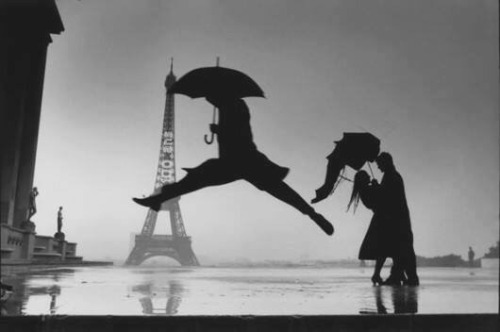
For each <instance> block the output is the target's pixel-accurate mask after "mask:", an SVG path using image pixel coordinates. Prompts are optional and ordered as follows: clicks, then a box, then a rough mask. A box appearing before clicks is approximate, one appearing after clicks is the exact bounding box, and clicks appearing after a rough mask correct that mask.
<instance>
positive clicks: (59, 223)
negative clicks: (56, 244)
mask: <svg viewBox="0 0 500 332" xmlns="http://www.w3.org/2000/svg"><path fill="white" fill-rule="evenodd" d="M62 210H63V207H62V206H60V207H59V211H57V233H61V229H62V225H63V213H62Z"/></svg>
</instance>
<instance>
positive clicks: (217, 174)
mask: <svg viewBox="0 0 500 332" xmlns="http://www.w3.org/2000/svg"><path fill="white" fill-rule="evenodd" d="M186 171H187V172H188V173H187V174H186V176H185V177H184V178H182V180H180V181H179V182H174V183H172V184H167V185H164V186H163V187H162V188H161V192H160V193H159V194H155V195H151V196H149V197H146V198H133V199H132V200H133V201H134V202H136V203H137V204H139V205H142V206H146V207H149V208H151V209H153V210H155V211H158V210H160V207H161V204H162V203H163V202H165V201H168V200H170V199H172V198H175V197H178V196H182V195H184V194H188V193H190V192H193V191H196V190H198V189H202V188H205V187H209V186H217V185H222V184H226V183H229V182H232V181H235V180H238V179H239V177H238V176H236V175H234V172H232V171H231V169H228V167H227V166H226V164H225V163H224V162H221V161H220V159H209V160H207V161H205V162H204V163H203V164H201V165H199V166H198V167H196V168H191V169H186Z"/></svg>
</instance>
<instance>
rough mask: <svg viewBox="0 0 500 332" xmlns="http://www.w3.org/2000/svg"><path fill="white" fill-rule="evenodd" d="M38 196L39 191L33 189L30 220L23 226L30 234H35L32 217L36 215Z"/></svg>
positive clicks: (35, 188)
mask: <svg viewBox="0 0 500 332" xmlns="http://www.w3.org/2000/svg"><path fill="white" fill-rule="evenodd" d="M36 196H38V189H37V187H33V189H32V190H31V192H30V197H29V201H28V219H27V220H26V221H25V222H23V224H22V228H24V229H27V230H29V231H30V232H35V223H34V222H33V221H32V220H31V217H33V215H35V213H36Z"/></svg>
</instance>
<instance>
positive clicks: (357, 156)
mask: <svg viewBox="0 0 500 332" xmlns="http://www.w3.org/2000/svg"><path fill="white" fill-rule="evenodd" d="M379 152H380V140H379V139H378V138H377V137H375V136H373V135H372V134H370V133H344V137H342V139H341V140H340V141H336V142H335V149H333V152H332V153H331V154H330V155H329V156H328V157H327V159H328V165H327V167H326V178H325V182H324V184H323V185H322V186H321V187H320V188H318V189H317V190H316V197H315V198H314V199H313V200H312V203H317V202H320V201H322V200H324V199H325V198H327V197H328V195H330V194H331V193H332V192H333V191H334V190H335V188H336V184H337V182H338V180H339V178H340V177H341V175H340V173H341V172H342V170H343V169H344V168H345V166H349V167H352V168H354V169H355V170H359V169H361V167H363V165H364V164H365V163H366V162H373V161H374V160H375V158H377V156H378V154H379Z"/></svg>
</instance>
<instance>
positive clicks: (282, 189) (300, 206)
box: [250, 181, 334, 235]
mask: <svg viewBox="0 0 500 332" xmlns="http://www.w3.org/2000/svg"><path fill="white" fill-rule="evenodd" d="M250 182H251V181H250ZM251 183H252V182H251ZM252 184H254V183H252ZM254 185H255V186H257V188H259V189H260V190H264V191H266V192H268V193H269V194H271V195H273V196H274V197H276V198H277V199H279V200H281V201H283V202H285V203H287V204H288V205H291V206H293V207H294V208H296V209H297V210H299V211H300V212H302V213H303V214H305V215H307V216H309V217H310V218H311V219H312V220H313V221H314V222H315V223H316V224H317V225H318V226H319V227H320V228H321V229H322V230H323V231H324V232H325V233H326V234H328V235H332V234H333V231H334V230H333V226H332V224H331V223H330V222H329V221H328V220H326V218H325V217H323V216H322V215H321V214H319V213H317V212H316V211H315V210H314V209H313V208H312V207H311V206H310V205H309V204H307V202H306V201H305V200H304V199H303V198H302V197H301V196H300V195H299V194H298V193H297V192H296V191H295V190H293V189H292V188H291V187H290V186H289V185H287V184H286V183H285V182H283V181H277V182H272V183H268V184H266V185H265V186H264V187H262V186H260V185H259V186H258V185H256V184H254Z"/></svg>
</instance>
